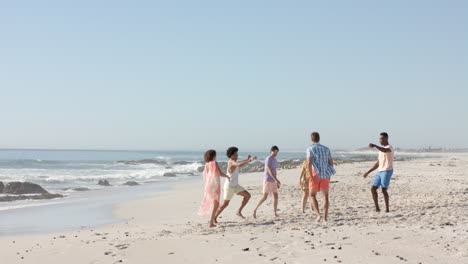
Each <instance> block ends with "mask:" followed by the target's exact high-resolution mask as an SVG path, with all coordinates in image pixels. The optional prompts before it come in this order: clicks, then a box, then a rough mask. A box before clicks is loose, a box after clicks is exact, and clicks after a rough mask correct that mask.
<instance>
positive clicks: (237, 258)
mask: <svg viewBox="0 0 468 264" xmlns="http://www.w3.org/2000/svg"><path fill="white" fill-rule="evenodd" d="M443 155H444V157H443V158H430V159H416V160H410V161H401V162H396V163H395V174H394V176H393V179H392V182H391V185H390V189H389V193H390V203H391V204H390V210H391V212H390V213H384V212H380V213H377V212H375V211H374V208H373V202H372V199H371V195H370V191H369V189H370V182H371V180H372V177H371V176H370V177H369V178H367V179H363V178H362V177H361V175H362V173H363V172H365V171H366V170H367V169H369V168H370V167H371V166H372V162H362V163H352V164H342V165H339V166H337V174H336V175H335V176H334V177H333V178H332V181H333V183H332V184H331V189H330V195H331V197H330V198H331V200H330V202H331V205H330V221H329V223H328V224H327V225H325V224H319V225H317V224H315V223H314V220H313V214H312V213H311V211H310V209H308V210H307V213H306V214H302V213H301V212H300V199H301V190H300V188H299V186H298V177H299V170H298V169H292V170H280V171H279V173H278V175H279V178H280V180H282V182H283V186H282V188H281V189H280V194H279V197H280V201H279V217H278V218H273V216H272V204H271V197H270V198H269V199H268V200H267V202H266V203H265V204H264V205H262V207H261V208H260V210H259V211H258V219H253V218H252V216H251V213H252V210H253V207H254V206H255V204H256V202H257V201H258V199H260V195H261V187H262V173H250V174H241V175H240V183H241V184H242V185H244V186H245V187H247V189H248V190H249V191H250V192H251V193H252V200H251V201H250V202H249V204H248V205H247V207H246V208H245V210H244V215H246V216H247V219H245V220H243V219H240V218H238V217H237V216H236V215H235V210H236V209H237V207H238V205H239V204H240V201H241V197H239V196H236V197H234V199H233V200H232V202H231V205H230V207H229V208H227V209H226V211H225V212H224V213H223V214H222V216H221V218H220V219H219V220H220V224H219V225H218V227H216V228H208V227H207V221H208V219H207V218H201V217H198V216H197V215H196V213H197V210H198V207H199V204H200V202H201V199H202V190H203V188H202V182H201V181H199V182H197V183H190V184H181V185H180V186H177V187H176V188H173V189H171V190H169V191H166V192H163V193H158V194H154V195H148V196H147V197H142V199H141V200H137V201H130V202H126V203H124V204H119V205H117V206H116V207H115V210H114V214H115V215H116V216H117V217H119V218H122V219H127V220H126V221H125V222H122V223H118V224H113V225H108V226H103V227H98V228H94V229H83V230H80V231H74V232H61V233H50V234H41V235H25V236H15V237H0V248H1V256H0V263H2V264H3V263H8V264H10V263H51V264H53V263H306V262H308V263H451V264H455V263H468V251H467V250H468V239H467V238H468V221H467V220H468V212H467V206H468V199H467V194H468V178H467V173H468V155H466V154H460V153H457V154H445V153H444V154H443ZM379 194H380V193H379ZM382 198H383V197H382V196H381V195H380V196H379V199H380V201H381V207H383V200H382ZM320 202H321V201H320V200H319V203H320Z"/></svg>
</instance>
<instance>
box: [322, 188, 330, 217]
mask: <svg viewBox="0 0 468 264" xmlns="http://www.w3.org/2000/svg"><path fill="white" fill-rule="evenodd" d="M322 198H323V218H324V220H325V222H327V221H328V207H329V204H330V203H329V201H328V190H322Z"/></svg>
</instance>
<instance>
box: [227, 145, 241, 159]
mask: <svg viewBox="0 0 468 264" xmlns="http://www.w3.org/2000/svg"><path fill="white" fill-rule="evenodd" d="M238 151H239V149H238V148H236V147H230V148H228V149H227V151H226V156H227V157H228V158H231V156H232V155H234V154H236V152H238Z"/></svg>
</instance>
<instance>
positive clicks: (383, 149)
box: [369, 143, 392, 152]
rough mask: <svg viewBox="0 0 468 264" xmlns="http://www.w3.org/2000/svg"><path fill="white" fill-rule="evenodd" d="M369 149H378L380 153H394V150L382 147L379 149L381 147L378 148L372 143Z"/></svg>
mask: <svg viewBox="0 0 468 264" xmlns="http://www.w3.org/2000/svg"><path fill="white" fill-rule="evenodd" d="M369 148H376V149H378V150H379V151H382V152H392V150H391V149H390V148H382V147H379V146H377V145H375V144H372V143H370V144H369Z"/></svg>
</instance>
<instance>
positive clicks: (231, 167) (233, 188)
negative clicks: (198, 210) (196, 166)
mask: <svg viewBox="0 0 468 264" xmlns="http://www.w3.org/2000/svg"><path fill="white" fill-rule="evenodd" d="M238 152H239V149H238V148H236V147H230V148H228V150H227V151H226V155H227V156H228V158H229V162H228V167H227V173H226V174H227V175H228V176H229V177H230V181H229V180H227V181H225V182H224V188H223V189H224V202H223V205H221V207H220V208H219V211H218V213H217V214H216V217H215V222H216V223H217V222H218V216H219V215H220V214H221V213H222V212H223V211H224V209H226V207H228V205H229V203H230V202H231V199H232V197H233V196H234V195H235V194H237V195H240V196H242V197H243V199H242V203H241V205H240V207H239V209H238V210H237V213H236V214H237V216H239V217H241V218H245V217H244V216H243V215H242V209H244V207H245V205H246V204H247V203H248V202H249V200H250V197H251V195H250V193H249V192H248V191H247V190H246V189H245V188H244V187H242V186H241V185H239V168H240V167H242V166H244V165H246V164H247V163H249V162H252V161H254V160H256V159H257V157H252V156H250V155H248V156H247V159H246V160H243V161H237V159H238V158H239V154H238Z"/></svg>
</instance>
